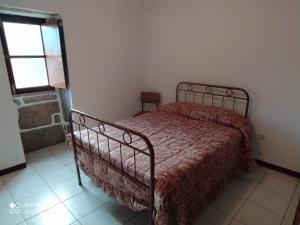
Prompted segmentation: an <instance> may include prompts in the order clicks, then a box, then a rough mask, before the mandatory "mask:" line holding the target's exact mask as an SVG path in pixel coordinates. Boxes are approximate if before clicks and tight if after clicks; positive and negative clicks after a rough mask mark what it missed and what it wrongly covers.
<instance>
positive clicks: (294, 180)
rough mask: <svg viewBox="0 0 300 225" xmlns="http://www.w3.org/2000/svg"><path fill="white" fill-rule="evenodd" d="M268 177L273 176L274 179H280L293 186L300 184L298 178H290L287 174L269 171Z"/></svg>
mask: <svg viewBox="0 0 300 225" xmlns="http://www.w3.org/2000/svg"><path fill="white" fill-rule="evenodd" d="M267 175H268V176H272V177H276V178H278V179H280V180H282V181H286V182H289V183H291V184H297V182H298V179H297V178H296V177H292V176H289V175H287V174H284V173H280V172H277V171H275V170H269V171H268V172H267Z"/></svg>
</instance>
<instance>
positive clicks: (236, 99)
mask: <svg viewBox="0 0 300 225" xmlns="http://www.w3.org/2000/svg"><path fill="white" fill-rule="evenodd" d="M249 100H250V98H249V94H248V92H247V91H246V90H244V89H242V88H237V87H227V86H221V85H212V84H199V83H192V82H180V83H179V84H178V85H177V88H176V102H191V103H198V104H202V105H208V106H215V107H220V108H226V109H230V110H232V111H234V112H237V113H239V114H242V115H244V116H245V117H246V118H247V116H248V109H249Z"/></svg>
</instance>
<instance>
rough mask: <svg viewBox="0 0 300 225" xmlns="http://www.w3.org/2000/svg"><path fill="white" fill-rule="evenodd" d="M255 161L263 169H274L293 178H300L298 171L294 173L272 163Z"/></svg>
mask: <svg viewBox="0 0 300 225" xmlns="http://www.w3.org/2000/svg"><path fill="white" fill-rule="evenodd" d="M255 161H256V163H257V164H258V165H260V166H263V167H266V168H269V169H272V170H276V171H278V172H281V173H285V174H288V175H290V176H293V177H297V178H300V173H299V172H296V171H293V170H290V169H286V168H283V167H281V166H276V165H274V164H271V163H268V162H265V161H262V160H259V159H255Z"/></svg>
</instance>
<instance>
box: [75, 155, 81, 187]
mask: <svg viewBox="0 0 300 225" xmlns="http://www.w3.org/2000/svg"><path fill="white" fill-rule="evenodd" d="M75 160H76V159H75ZM76 173H77V179H78V184H79V185H80V186H82V182H81V176H80V170H79V166H78V164H77V160H76Z"/></svg>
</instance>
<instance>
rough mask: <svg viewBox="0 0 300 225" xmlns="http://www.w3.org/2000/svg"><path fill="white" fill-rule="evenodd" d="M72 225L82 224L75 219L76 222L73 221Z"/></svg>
mask: <svg viewBox="0 0 300 225" xmlns="http://www.w3.org/2000/svg"><path fill="white" fill-rule="evenodd" d="M71 225H81V223H80V222H79V221H75V222H74V223H72V224H71Z"/></svg>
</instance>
